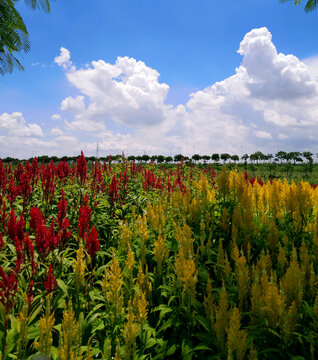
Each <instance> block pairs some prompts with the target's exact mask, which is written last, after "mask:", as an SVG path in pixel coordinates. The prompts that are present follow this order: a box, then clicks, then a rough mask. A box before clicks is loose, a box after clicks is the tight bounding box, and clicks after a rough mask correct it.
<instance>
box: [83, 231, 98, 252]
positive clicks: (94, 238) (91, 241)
mask: <svg viewBox="0 0 318 360" xmlns="http://www.w3.org/2000/svg"><path fill="white" fill-rule="evenodd" d="M86 249H87V251H88V253H89V255H90V257H91V258H92V259H93V258H94V256H95V255H96V253H97V251H98V250H99V240H98V234H97V231H96V229H95V227H94V226H92V230H91V233H90V234H89V235H88V236H87V239H86Z"/></svg>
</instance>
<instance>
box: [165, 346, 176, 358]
mask: <svg viewBox="0 0 318 360" xmlns="http://www.w3.org/2000/svg"><path fill="white" fill-rule="evenodd" d="M176 351H177V345H175V344H173V345H172V346H170V348H169V349H168V350H167V352H166V356H171V355H173V354H174V353H175V352H176Z"/></svg>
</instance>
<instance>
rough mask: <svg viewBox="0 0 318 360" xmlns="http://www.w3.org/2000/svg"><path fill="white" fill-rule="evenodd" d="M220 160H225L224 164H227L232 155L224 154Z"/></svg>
mask: <svg viewBox="0 0 318 360" xmlns="http://www.w3.org/2000/svg"><path fill="white" fill-rule="evenodd" d="M220 158H221V160H223V164H225V163H226V161H227V160H229V159H230V158H231V155H230V154H228V153H223V154H221V156H220Z"/></svg>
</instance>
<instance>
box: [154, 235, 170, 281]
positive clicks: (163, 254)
mask: <svg viewBox="0 0 318 360" xmlns="http://www.w3.org/2000/svg"><path fill="white" fill-rule="evenodd" d="M153 253H154V258H155V260H156V263H157V272H158V276H161V273H162V263H163V261H165V260H166V259H167V258H168V257H169V250H168V248H167V246H166V244H165V241H164V239H163V237H162V236H161V235H159V236H158V238H157V240H156V241H155V247H154V251H153Z"/></svg>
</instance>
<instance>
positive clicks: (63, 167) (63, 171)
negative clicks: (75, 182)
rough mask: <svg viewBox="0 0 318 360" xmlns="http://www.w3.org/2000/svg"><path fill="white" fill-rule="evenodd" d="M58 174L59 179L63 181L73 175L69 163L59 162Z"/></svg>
mask: <svg viewBox="0 0 318 360" xmlns="http://www.w3.org/2000/svg"><path fill="white" fill-rule="evenodd" d="M57 173H58V177H59V178H60V179H61V180H64V179H65V178H66V177H67V176H69V174H70V173H71V168H70V167H69V165H68V163H67V162H66V161H65V160H64V161H60V162H59V164H58V166H57Z"/></svg>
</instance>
